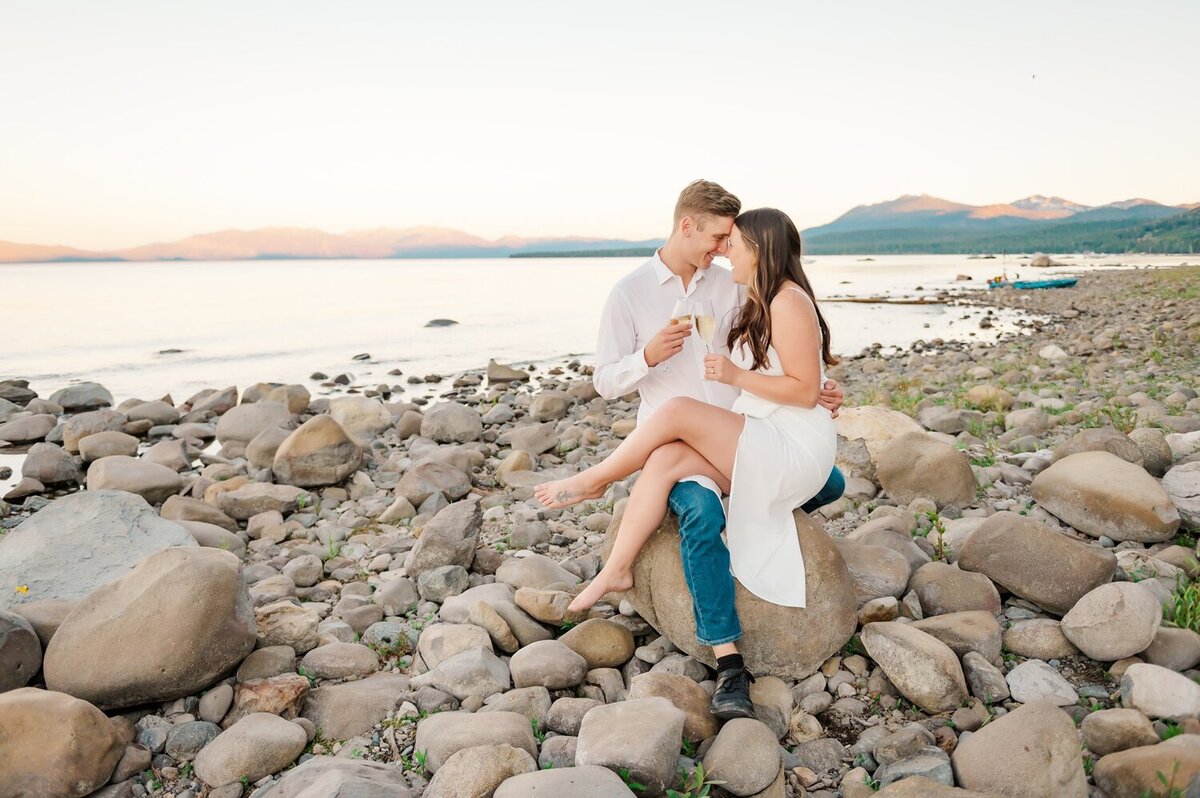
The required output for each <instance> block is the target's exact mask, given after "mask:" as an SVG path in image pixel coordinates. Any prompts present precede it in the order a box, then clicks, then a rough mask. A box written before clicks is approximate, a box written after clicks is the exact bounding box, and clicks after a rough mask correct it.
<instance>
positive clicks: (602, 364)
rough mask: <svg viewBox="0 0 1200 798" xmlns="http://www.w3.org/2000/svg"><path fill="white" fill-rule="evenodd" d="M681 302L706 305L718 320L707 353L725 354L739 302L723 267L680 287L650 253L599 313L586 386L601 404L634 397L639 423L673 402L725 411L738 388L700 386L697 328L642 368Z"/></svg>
mask: <svg viewBox="0 0 1200 798" xmlns="http://www.w3.org/2000/svg"><path fill="white" fill-rule="evenodd" d="M680 299H682V300H684V302H687V303H689V304H691V303H695V302H699V301H701V300H707V301H709V302H711V303H712V305H713V312H714V314H715V315H716V318H717V332H716V335H714V336H713V342H712V350H713V352H715V353H717V354H723V355H728V354H729V352H728V349H727V348H726V346H725V340H726V338H727V337H728V335H729V328H730V326H731V325H732V324H733V321H734V317H735V315H736V312H737V309H738V307H739V305H740V304H741V295H740V291H739V288H738V285H737V284H736V283H734V282H733V278H732V276H731V275H730V272H729V270H728V269H725V268H723V267H721V266H716V265H712V266H709V267H708V268H707V269H703V270H697V271H696V273H695V275H693V276H692V279H691V282H690V283H689V284H688V286H687V288H684V286H683V280H682V278H680V277H679V276H678V275H677V274H675V273H674V272H672V271H671V270H670V269H668V268H667V266H666V264H665V263H663V262H662V259H661V257H660V256H659V254H658V253H657V252H656V253H655V254H654V257H652V258H651V259H650V260H648V261H646V262H645V263H644V264H642V265H641V266H639V267H638V268H637V269H634V270H633V271H632V272H631V273H629V274H628V275H626V276H625V277H623V278H622V279H621V281H620V282H618V283H617V285H616V286H615V287H614V288H613V290H612V293H611V294H609V297H608V302H607V303H606V304H605V306H604V312H603V315H602V316H601V319H600V335H599V339H598V341H597V342H596V371H595V374H594V375H593V376H592V382H593V383H594V384H595V386H596V390H597V391H598V392H599V393H600V395H601V396H603V397H604V398H605V399H616V398H617V397H620V396H624V395H625V394H627V393H632V392H633V391H638V392H639V393H640V394H641V398H642V404H641V407H640V409H639V410H638V423H639V424H640V423H642V422H644V421H645V420H646V419H647V418H649V416H650V415H651V414H652V413H653V412H654V411H655V410H656V409H658V408H659V407H661V406H662V404H663V403H664V402H666V401H667V400H668V399H671V398H673V397H676V396H690V397H692V398H694V399H699V400H700V401H702V402H708V403H709V404H713V405H717V406H718V407H725V408H728V407H730V406H732V404H733V401H734V399H736V398H737V395H738V391H737V389H736V388H733V387H731V386H729V385H722V384H721V383H719V382H715V381H710V380H705V379H704V355H705V354H706V352H707V350H706V349H705V345H704V341H703V339H702V338H701V337H700V335H699V333H698V332H697V331H696V330H695V329H693V330H692V334H691V335H690V336H689V337H688V338H686V339H684V345H683V350H682V351H680V352H679V353H678V354H676V355H675V356H674V357H671V358H668V359H667V360H665V361H663V362H662V363H659V364H658V365H657V366H654V367H650V366H649V365H647V363H646V357H645V349H646V344H648V343H649V342H650V339H652V338H653V337H654V336H655V334H656V333H657V332H658V331H659V330H661V329H662V328H663V327H666V326H667V325H668V324H669V323H670V321H671V311H672V309H673V308H674V307H675V303H676V301H677V300H680Z"/></svg>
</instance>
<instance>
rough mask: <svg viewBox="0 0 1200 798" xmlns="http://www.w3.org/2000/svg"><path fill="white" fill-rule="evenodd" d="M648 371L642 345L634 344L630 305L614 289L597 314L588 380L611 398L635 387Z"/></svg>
mask: <svg viewBox="0 0 1200 798" xmlns="http://www.w3.org/2000/svg"><path fill="white" fill-rule="evenodd" d="M649 373H650V366H648V365H647V364H646V356H645V347H639V346H638V345H637V324H636V323H635V321H634V318H633V312H632V309H631V308H630V307H629V303H628V302H627V301H626V299H625V297H624V296H622V295H621V293H620V290H619V289H614V290H613V292H612V293H611V294H609V295H608V301H607V302H606V303H605V304H604V312H603V313H602V314H601V315H600V334H599V336H598V338H597V340H596V371H595V372H594V373H593V374H592V384H593V385H595V386H596V392H597V393H599V394H600V395H601V396H603V397H604V398H605V399H610V400H611V399H616V398H618V397H620V396H624V395H625V394H627V393H632V392H633V391H635V390H637V388H638V386H639V385H641V384H642V380H644V379H645V378H646V375H647V374H649Z"/></svg>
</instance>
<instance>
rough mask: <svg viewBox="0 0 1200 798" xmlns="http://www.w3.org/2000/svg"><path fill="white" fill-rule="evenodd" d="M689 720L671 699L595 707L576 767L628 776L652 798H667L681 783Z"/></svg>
mask: <svg viewBox="0 0 1200 798" xmlns="http://www.w3.org/2000/svg"><path fill="white" fill-rule="evenodd" d="M685 720H686V717H685V715H684V713H683V711H682V710H680V709H679V708H678V707H676V706H674V705H673V704H672V703H671V702H670V701H668V700H667V699H665V698H657V697H656V698H635V699H630V700H628V701H618V702H617V703H615V704H605V705H604V706H599V707H595V708H594V709H592V710H591V711H590V712H588V713H587V714H586V715H584V716H583V723H582V724H581V726H580V728H579V743H578V746H577V747H576V749H575V764H576V765H578V766H586V765H599V766H602V767H607V768H611V769H613V770H624V771H627V772H628V773H629V776H630V777H631V779H632V780H633V781H636V782H638V783H640V784H643V785H645V793H646V794H647V795H661V794H662V793H663V792H664V791H665V790H666V788H667V787H670V786H671V785H672V784H674V782H675V771H676V766H677V764H678V761H679V747H680V745H681V744H682V742H683V724H684V721H685Z"/></svg>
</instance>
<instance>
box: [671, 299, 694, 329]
mask: <svg viewBox="0 0 1200 798" xmlns="http://www.w3.org/2000/svg"><path fill="white" fill-rule="evenodd" d="M691 320H692V311H691V309H690V308H688V304H687V302H685V301H683V300H682V299H676V300H675V307H673V308H671V324H682V323H683V322H685V321H691Z"/></svg>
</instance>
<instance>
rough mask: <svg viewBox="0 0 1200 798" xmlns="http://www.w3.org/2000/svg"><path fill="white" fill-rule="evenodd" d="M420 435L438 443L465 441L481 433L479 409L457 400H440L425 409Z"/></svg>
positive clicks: (477, 436) (478, 436)
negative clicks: (438, 402) (440, 401)
mask: <svg viewBox="0 0 1200 798" xmlns="http://www.w3.org/2000/svg"><path fill="white" fill-rule="evenodd" d="M421 435H422V436H424V437H426V438H432V439H433V440H435V441H437V442H438V443H467V442H468V441H477V440H479V439H480V437H481V436H482V435H483V419H482V417H480V415H479V411H477V410H475V409H474V408H471V407H467V406H466V405H464V404H459V403H458V402H442V403H440V404H436V405H434V406H433V407H431V408H429V409H428V410H426V411H425V417H424V418H423V419H422V420H421Z"/></svg>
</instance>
